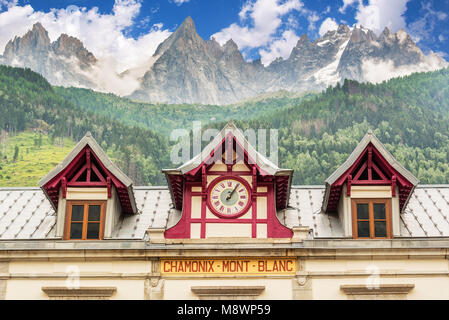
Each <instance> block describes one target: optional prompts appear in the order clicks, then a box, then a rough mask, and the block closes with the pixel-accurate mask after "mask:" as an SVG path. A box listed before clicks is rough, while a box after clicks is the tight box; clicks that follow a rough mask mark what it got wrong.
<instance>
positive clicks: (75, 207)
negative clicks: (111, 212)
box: [64, 201, 106, 240]
mask: <svg viewBox="0 0 449 320" xmlns="http://www.w3.org/2000/svg"><path fill="white" fill-rule="evenodd" d="M105 209H106V201H67V213H66V225H65V235H64V239H66V240H101V239H103V235H104V220H105V219H104V217H105Z"/></svg>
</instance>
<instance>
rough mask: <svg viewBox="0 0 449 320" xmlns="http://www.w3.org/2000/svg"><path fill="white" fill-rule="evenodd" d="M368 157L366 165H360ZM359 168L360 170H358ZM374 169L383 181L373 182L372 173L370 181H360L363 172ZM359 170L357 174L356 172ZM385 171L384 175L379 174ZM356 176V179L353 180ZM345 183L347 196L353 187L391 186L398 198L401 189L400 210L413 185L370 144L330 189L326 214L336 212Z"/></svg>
mask: <svg viewBox="0 0 449 320" xmlns="http://www.w3.org/2000/svg"><path fill="white" fill-rule="evenodd" d="M366 156H367V159H366V163H364V164H362V165H361V166H360V168H359V165H360V164H361V162H362V161H364V159H365V157H366ZM357 168H359V170H357ZM366 168H368V170H369V169H370V168H371V169H374V170H375V171H376V172H377V174H378V175H379V176H380V177H381V180H373V179H372V172H370V170H369V171H368V180H358V178H359V177H360V175H361V173H362V172H363V170H365V169H366ZM356 170H357V172H356ZM378 171H380V172H381V171H383V172H384V173H385V174H386V175H384V174H379V172H378ZM353 175H354V177H355V178H354V179H353V178H352V177H353ZM344 183H347V191H346V192H347V195H348V196H350V195H351V185H391V190H392V195H393V196H396V187H398V189H399V209H400V210H402V208H403V206H404V204H405V201H406V200H407V198H408V196H409V194H410V192H411V190H412V189H413V185H412V183H411V182H410V181H408V180H407V179H406V178H405V177H403V176H402V175H401V174H400V173H399V172H398V171H397V170H396V169H394V168H393V167H392V166H391V164H390V163H388V161H387V160H386V159H385V158H384V157H383V156H382V154H381V153H380V152H379V151H378V150H377V149H376V147H375V146H374V145H373V144H372V143H369V144H368V145H367V146H366V148H365V150H363V152H362V153H361V154H360V155H359V157H358V158H357V160H356V161H354V163H353V164H352V165H351V167H350V168H349V169H348V170H346V172H345V173H343V174H342V175H341V176H340V177H339V178H338V179H337V180H336V181H335V182H334V183H333V184H332V185H331V187H330V194H329V200H328V205H327V208H326V212H335V211H336V210H337V206H338V202H339V200H340V196H341V192H342V188H343V185H344Z"/></svg>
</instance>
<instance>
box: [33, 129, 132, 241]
mask: <svg viewBox="0 0 449 320" xmlns="http://www.w3.org/2000/svg"><path fill="white" fill-rule="evenodd" d="M38 184H39V186H40V187H41V188H42V190H43V191H44V193H45V195H46V196H47V198H48V199H49V200H50V202H51V204H52V206H53V208H54V209H55V211H56V212H57V213H58V219H62V220H65V221H66V222H65V227H64V232H63V230H62V223H60V224H58V225H59V226H60V227H59V228H58V230H57V234H58V235H60V236H62V234H64V237H65V238H66V239H90V238H89V235H90V234H91V235H92V237H93V238H92V239H97V238H98V239H102V237H103V232H104V230H105V228H106V234H108V232H110V231H111V230H108V229H107V227H108V226H109V227H110V228H112V227H113V225H112V223H111V224H108V223H107V222H105V220H106V218H108V219H109V220H110V221H112V220H114V221H115V220H116V217H117V216H119V215H120V214H121V213H124V214H134V213H137V208H136V203H135V199H134V193H133V189H132V181H131V179H129V178H128V177H127V176H126V175H125V174H124V173H123V172H122V171H121V170H120V169H119V168H118V167H117V166H115V165H114V164H113V163H112V162H111V160H110V159H109V158H108V156H107V155H106V153H105V152H104V151H103V150H102V149H101V147H100V146H99V145H98V143H97V142H96V141H95V139H93V138H92V136H91V134H90V133H87V134H86V135H85V136H84V137H83V138H82V139H81V141H80V142H79V143H78V144H77V145H76V146H75V147H74V148H73V150H72V151H71V152H70V153H69V155H68V156H67V157H66V158H65V159H64V160H63V161H62V163H60V164H59V165H58V166H57V167H55V168H54V169H53V170H52V171H51V172H50V173H48V174H47V175H46V176H45V177H44V178H42V179H41V180H40V181H39V183H38ZM61 201H62V202H63V204H62V207H61V203H60V202H61ZM105 223H106V225H105ZM96 224H97V225H98V226H99V228H97V229H99V230H95V231H92V232H91V233H89V230H90V229H92V230H93V229H94V226H95V225H96ZM89 228H90V229H89ZM78 229H79V230H78ZM88 229H89V230H88Z"/></svg>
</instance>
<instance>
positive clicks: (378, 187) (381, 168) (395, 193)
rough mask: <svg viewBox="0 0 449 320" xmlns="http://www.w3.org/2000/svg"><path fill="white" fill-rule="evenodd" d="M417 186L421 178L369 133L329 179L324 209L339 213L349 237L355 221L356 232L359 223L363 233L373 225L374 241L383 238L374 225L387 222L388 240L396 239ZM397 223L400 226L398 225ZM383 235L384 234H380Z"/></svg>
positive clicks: (354, 228)
mask: <svg viewBox="0 0 449 320" xmlns="http://www.w3.org/2000/svg"><path fill="white" fill-rule="evenodd" d="M417 184H418V179H417V178H416V177H414V176H413V175H412V174H411V173H410V172H409V171H407V170H406V169H405V168H404V167H403V166H402V165H401V164H399V163H398V162H397V161H396V159H394V158H393V156H392V155H391V154H390V153H389V152H388V151H387V150H386V149H385V147H384V146H383V145H382V143H381V142H380V141H379V140H378V139H377V138H376V137H375V136H374V134H373V133H372V132H368V133H367V134H366V135H365V136H364V137H363V139H362V141H361V142H360V143H359V144H358V145H357V147H356V148H355V150H354V151H353V152H352V154H351V155H350V156H349V158H348V159H347V160H346V162H345V163H344V164H343V165H342V166H341V167H340V168H338V169H337V170H336V171H335V172H334V173H333V174H332V175H331V176H330V177H329V178H328V179H327V180H326V190H325V194H324V201H323V207H322V210H323V212H326V213H338V214H339V215H340V216H341V218H342V221H343V222H344V223H345V224H346V231H347V232H346V234H347V235H348V234H349V233H350V232H349V230H348V227H347V226H348V225H349V224H348V221H349V219H351V220H352V222H353V226H352V229H353V233H354V232H355V231H356V230H357V226H356V225H357V224H359V227H360V230H361V229H362V228H364V227H365V226H366V228H368V226H370V228H371V229H370V230H369V231H370V237H371V238H381V236H376V234H375V230H374V227H373V225H375V224H376V222H377V225H379V226H380V225H382V223H381V222H386V234H387V235H389V236H387V237H392V235H393V234H394V232H393V231H394V230H397V228H398V227H399V223H398V221H396V220H398V219H399V213H400V212H402V211H403V209H404V208H405V206H406V204H407V201H408V199H409V197H410V195H411V193H412V191H413V189H414V188H415V186H416V185H417ZM354 192H355V193H354ZM376 199H377V200H376ZM350 202H351V203H350ZM357 208H359V211H358V213H359V215H358V216H355V214H356V213H355V212H352V218H350V217H349V216H348V212H350V211H357ZM376 210H378V211H379V213H378V214H377V211H376ZM362 211H363V212H364V213H363V214H362V213H361V212H362ZM381 211H382V212H383V213H382V212H381ZM384 211H385V212H386V214H385V212H384ZM388 211H389V212H388ZM396 212H397V215H396V214H395V213H396ZM345 215H346V218H345ZM389 215H390V216H389ZM362 216H363V217H362ZM384 216H385V217H384ZM376 217H378V218H376ZM380 217H382V218H380ZM395 221H396V223H397V225H394V224H395ZM367 232H368V230H367ZM380 234H383V231H382V232H380V231H379V232H378V235H380ZM366 237H367V236H366Z"/></svg>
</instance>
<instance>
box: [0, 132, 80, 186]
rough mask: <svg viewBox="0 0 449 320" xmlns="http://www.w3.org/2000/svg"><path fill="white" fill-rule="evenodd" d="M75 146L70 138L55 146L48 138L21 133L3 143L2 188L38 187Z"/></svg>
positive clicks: (0, 184) (1, 163)
mask: <svg viewBox="0 0 449 320" xmlns="http://www.w3.org/2000/svg"><path fill="white" fill-rule="evenodd" d="M74 146H75V142H74V141H73V140H71V139H70V138H64V140H61V141H58V142H55V141H53V142H52V141H51V139H50V137H49V136H47V135H42V134H39V133H36V132H29V131H25V132H21V133H19V134H18V135H15V136H13V137H11V138H5V139H3V141H2V143H1V149H0V152H1V154H2V159H1V160H0V186H2V187H5V186H6V187H14V186H24V187H36V186H37V181H39V179H40V178H42V177H43V176H45V175H46V174H47V173H48V172H50V170H52V169H53V168H54V167H55V166H56V165H57V164H58V163H60V162H61V161H62V159H64V158H65V156H67V154H68V153H69V152H70V151H71V150H72V148H73V147H74Z"/></svg>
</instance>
